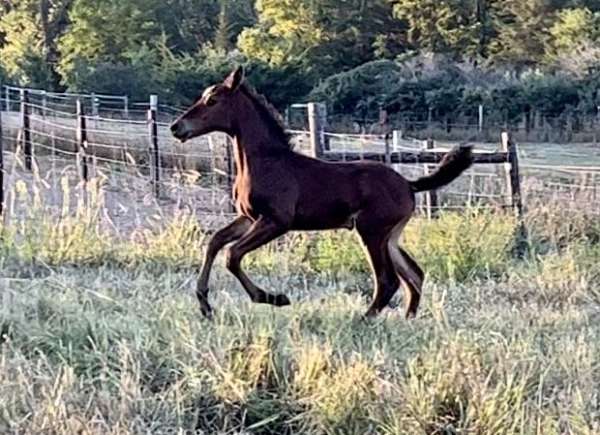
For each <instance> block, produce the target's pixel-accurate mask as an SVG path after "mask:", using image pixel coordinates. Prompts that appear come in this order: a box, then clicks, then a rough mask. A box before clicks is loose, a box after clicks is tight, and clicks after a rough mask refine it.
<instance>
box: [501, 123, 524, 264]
mask: <svg viewBox="0 0 600 435" xmlns="http://www.w3.org/2000/svg"><path fill="white" fill-rule="evenodd" d="M502 151H504V152H506V153H507V163H505V164H504V172H505V178H506V190H507V195H506V197H507V198H506V199H507V202H508V204H509V205H510V206H511V207H512V208H513V212H514V214H515V217H516V219H517V242H516V244H515V250H516V254H517V255H519V256H521V255H523V254H524V252H525V250H526V248H527V230H526V228H525V223H524V222H523V199H522V196H521V176H520V174H519V155H518V152H517V151H518V150H517V144H515V143H514V142H513V141H512V139H511V137H510V134H509V133H508V132H506V131H504V132H502Z"/></svg>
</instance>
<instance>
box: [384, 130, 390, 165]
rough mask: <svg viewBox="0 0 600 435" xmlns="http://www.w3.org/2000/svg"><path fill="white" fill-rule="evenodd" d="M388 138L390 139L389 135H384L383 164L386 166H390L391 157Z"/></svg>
mask: <svg viewBox="0 0 600 435" xmlns="http://www.w3.org/2000/svg"><path fill="white" fill-rule="evenodd" d="M390 138H391V134H390V133H386V134H385V164H386V165H388V166H391V165H392V155H391V149H390Z"/></svg>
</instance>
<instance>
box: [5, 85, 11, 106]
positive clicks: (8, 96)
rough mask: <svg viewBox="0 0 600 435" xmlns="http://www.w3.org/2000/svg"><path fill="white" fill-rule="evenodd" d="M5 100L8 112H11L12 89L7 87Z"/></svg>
mask: <svg viewBox="0 0 600 435" xmlns="http://www.w3.org/2000/svg"><path fill="white" fill-rule="evenodd" d="M4 89H5V92H6V94H5V98H6V111H7V112H10V87H9V86H6V87H5V88H4Z"/></svg>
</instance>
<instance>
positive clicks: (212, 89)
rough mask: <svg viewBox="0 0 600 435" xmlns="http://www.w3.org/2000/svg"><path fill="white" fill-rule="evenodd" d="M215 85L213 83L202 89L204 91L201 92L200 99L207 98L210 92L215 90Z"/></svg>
mask: <svg viewBox="0 0 600 435" xmlns="http://www.w3.org/2000/svg"><path fill="white" fill-rule="evenodd" d="M216 87H217V86H216V85H213V86H209V87H208V88H206V89H205V90H204V92H203V93H202V99H205V98H207V97H208V96H209V95H210V94H212V92H213V91H214V90H215V88H216Z"/></svg>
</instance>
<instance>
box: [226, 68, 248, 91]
mask: <svg viewBox="0 0 600 435" xmlns="http://www.w3.org/2000/svg"><path fill="white" fill-rule="evenodd" d="M243 82H244V68H243V67H242V66H238V67H237V68H236V69H235V70H234V71H232V72H231V74H229V76H227V78H226V79H225V81H224V82H223V85H225V87H226V88H227V89H229V90H230V91H236V90H237V89H238V88H239V87H240V85H241V84H242V83H243Z"/></svg>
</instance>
